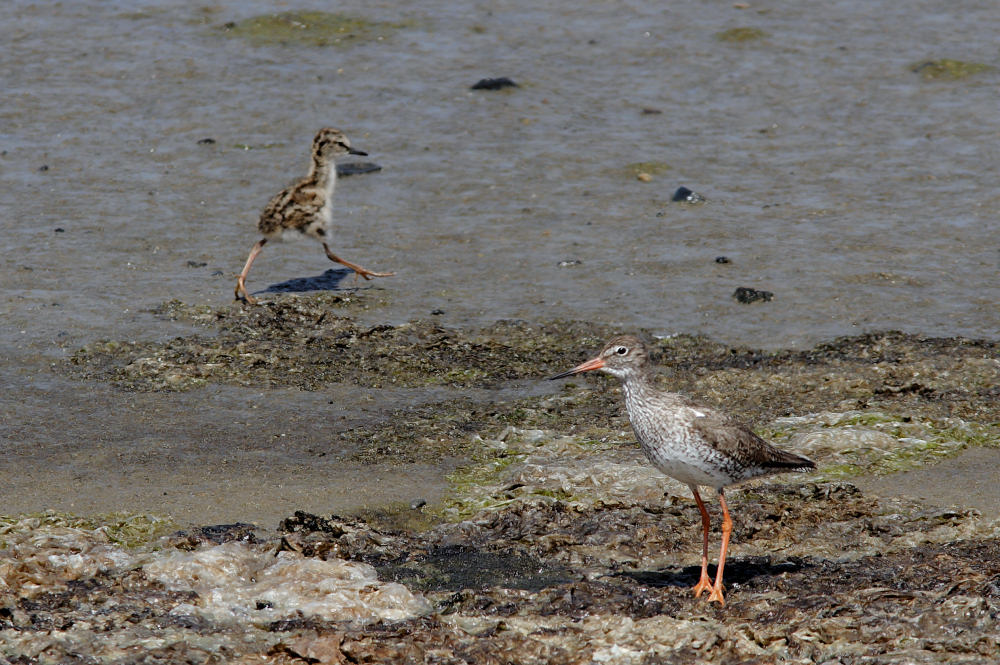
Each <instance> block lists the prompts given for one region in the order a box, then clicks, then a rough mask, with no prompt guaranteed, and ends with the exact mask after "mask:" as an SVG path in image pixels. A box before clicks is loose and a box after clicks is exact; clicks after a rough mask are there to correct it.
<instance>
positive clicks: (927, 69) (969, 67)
mask: <svg viewBox="0 0 1000 665" xmlns="http://www.w3.org/2000/svg"><path fill="white" fill-rule="evenodd" d="M994 69H996V68H995V67H993V66H991V65H987V64H983V63H981V62H964V61H962V60H952V59H950V58H941V59H939V60H928V61H925V62H920V63H918V64H915V65H913V66H911V67H910V70H911V71H913V72H914V73H917V74H920V76H921V78H923V79H924V80H925V81H960V80H962V79H966V78H969V77H970V76H974V75H975V74H979V73H981V72H988V71H992V70H994Z"/></svg>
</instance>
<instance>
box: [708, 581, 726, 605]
mask: <svg viewBox="0 0 1000 665" xmlns="http://www.w3.org/2000/svg"><path fill="white" fill-rule="evenodd" d="M713 600H714V601H715V602H717V603H718V604H719V607H725V606H726V599H725V598H724V597H723V595H722V585H721V584H720V585H717V586H714V587H712V594H711V595H710V596H709V597H708V602H712V601H713Z"/></svg>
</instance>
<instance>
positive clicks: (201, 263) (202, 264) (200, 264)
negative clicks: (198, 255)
mask: <svg viewBox="0 0 1000 665" xmlns="http://www.w3.org/2000/svg"><path fill="white" fill-rule="evenodd" d="M207 265H208V264H207V263H205V262H204V261H188V262H187V266H188V268H204V267H205V266H207Z"/></svg>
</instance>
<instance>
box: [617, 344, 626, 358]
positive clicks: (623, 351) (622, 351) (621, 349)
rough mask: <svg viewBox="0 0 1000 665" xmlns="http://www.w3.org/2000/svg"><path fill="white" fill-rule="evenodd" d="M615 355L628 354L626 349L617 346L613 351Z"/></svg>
mask: <svg viewBox="0 0 1000 665" xmlns="http://www.w3.org/2000/svg"><path fill="white" fill-rule="evenodd" d="M615 353H617V354H618V355H620V356H624V355H625V354H626V353H628V347H627V346H619V347H618V348H617V349H615Z"/></svg>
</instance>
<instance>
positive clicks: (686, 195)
mask: <svg viewBox="0 0 1000 665" xmlns="http://www.w3.org/2000/svg"><path fill="white" fill-rule="evenodd" d="M670 200H671V201H673V202H675V203H692V204H694V203H704V202H705V201H706V199H705V197H704V196H702V195H701V194H699V193H698V192H695V191H692V190H690V189H688V188H687V187H678V188H677V191H676V192H674V197H673V198H672V199H670Z"/></svg>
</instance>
